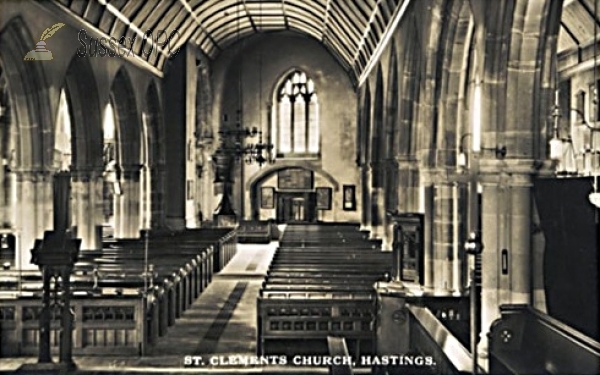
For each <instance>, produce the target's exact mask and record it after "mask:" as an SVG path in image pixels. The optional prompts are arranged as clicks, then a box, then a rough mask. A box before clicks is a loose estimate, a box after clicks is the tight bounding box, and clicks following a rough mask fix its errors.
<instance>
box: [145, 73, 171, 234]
mask: <svg viewBox="0 0 600 375" xmlns="http://www.w3.org/2000/svg"><path fill="white" fill-rule="evenodd" d="M162 108H163V107H162V103H161V100H160V95H159V91H158V87H157V84H156V82H155V81H154V80H151V81H150V83H149V84H148V88H147V89H146V95H145V111H144V116H145V119H144V123H145V127H146V129H145V130H146V137H147V141H146V142H147V146H148V157H147V160H145V161H144V162H145V163H147V164H148V165H147V167H148V171H147V174H146V178H148V179H149V181H148V184H149V187H150V197H149V199H144V197H142V200H143V201H145V202H146V204H149V205H150V206H149V207H148V209H149V212H148V214H149V215H150V218H149V220H150V223H149V225H150V227H151V228H161V227H163V226H164V219H165V208H164V178H165V164H166V162H165V149H164V147H163V144H164V117H163V111H162Z"/></svg>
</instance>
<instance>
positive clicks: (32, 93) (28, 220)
mask: <svg viewBox="0 0 600 375" xmlns="http://www.w3.org/2000/svg"><path fill="white" fill-rule="evenodd" d="M36 41H37V39H34V38H32V36H31V32H30V31H29V28H28V27H27V25H26V23H25V21H24V20H23V18H21V17H20V16H17V17H15V18H13V19H11V20H10V21H8V23H7V24H6V25H5V27H4V28H3V29H2V30H0V60H1V61H2V66H3V69H4V70H5V73H6V80H7V85H8V87H9V97H10V98H9V101H10V105H11V107H12V108H11V116H13V119H14V126H13V127H12V128H11V129H10V130H9V131H10V132H12V131H14V132H15V133H16V134H11V135H10V136H11V137H14V138H13V139H14V140H15V141H16V142H15V143H14V146H15V149H14V152H13V150H10V159H12V160H11V161H10V168H11V173H14V175H15V177H16V179H15V180H16V182H15V183H14V186H13V189H14V192H15V193H16V195H17V196H18V197H19V198H18V199H19V200H18V202H16V204H18V209H17V207H14V208H15V209H14V210H13V211H14V217H13V218H12V220H11V221H12V223H11V224H12V225H13V226H14V228H12V229H13V230H14V231H15V232H16V233H18V237H19V239H18V245H17V246H18V249H17V251H16V259H15V264H16V268H18V269H37V267H36V266H35V265H33V264H31V263H30V262H29V261H28V260H29V258H30V252H29V250H30V249H31V248H32V246H33V244H34V242H35V239H37V238H41V237H42V235H43V233H44V231H45V230H47V229H50V228H52V214H51V213H52V210H53V207H52V199H51V197H52V178H51V177H52V174H51V168H52V163H53V148H54V142H53V129H52V126H53V124H54V121H53V118H52V110H51V106H50V96H49V93H48V91H49V87H48V81H47V80H46V77H45V74H44V69H43V64H40V62H39V61H23V58H24V57H25V55H26V54H27V53H28V52H29V51H30V50H32V49H34V48H35V43H36ZM49 213H50V214H49Z"/></svg>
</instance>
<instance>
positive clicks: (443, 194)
mask: <svg viewBox="0 0 600 375" xmlns="http://www.w3.org/2000/svg"><path fill="white" fill-rule="evenodd" d="M453 185H454V184H453V183H451V182H447V181H446V182H440V183H437V184H435V185H434V187H433V241H432V242H433V254H432V255H433V259H432V262H431V263H432V266H433V288H434V290H436V291H442V292H450V291H452V285H453V281H452V279H453V277H452V271H453V263H454V226H453V216H454V205H455V203H456V202H455V200H454V186H453Z"/></svg>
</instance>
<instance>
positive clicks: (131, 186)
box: [110, 67, 143, 238]
mask: <svg viewBox="0 0 600 375" xmlns="http://www.w3.org/2000/svg"><path fill="white" fill-rule="evenodd" d="M110 100H111V103H112V106H113V109H114V115H115V138H116V143H117V146H116V149H117V151H116V153H117V155H116V156H117V157H116V161H117V164H118V166H119V172H120V181H119V182H120V185H121V191H122V193H121V194H120V195H117V197H116V199H115V228H114V235H115V237H116V238H139V236H140V229H141V227H142V215H141V212H142V207H141V187H140V177H141V167H142V155H141V143H142V136H143V132H142V126H141V121H140V116H139V113H138V110H137V105H136V102H137V101H136V97H135V91H134V89H133V85H132V83H131V79H130V78H129V75H128V73H127V71H126V69H125V68H124V67H123V68H121V69H120V70H119V71H118V72H117V74H116V75H115V78H114V79H113V82H112V85H111V92H110Z"/></svg>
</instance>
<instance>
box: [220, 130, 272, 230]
mask: <svg viewBox="0 0 600 375" xmlns="http://www.w3.org/2000/svg"><path fill="white" fill-rule="evenodd" d="M219 136H220V139H221V144H220V145H219V148H218V149H217V150H216V151H215V153H214V154H213V162H214V165H215V170H216V171H215V180H214V182H215V183H222V184H223V196H222V198H221V202H220V203H219V205H218V207H217V210H216V211H215V214H214V217H215V221H216V222H217V225H218V226H229V225H231V224H234V223H235V221H236V213H235V211H234V210H233V207H232V205H231V200H230V196H229V195H230V194H231V187H232V184H233V176H232V171H233V170H234V165H235V162H236V160H243V161H244V162H245V163H246V164H252V163H257V164H258V165H259V166H260V167H262V166H263V164H265V163H274V162H275V159H274V158H273V153H272V150H273V145H272V144H271V143H265V142H264V141H263V137H262V131H261V130H258V128H256V127H253V128H243V127H242V126H241V124H240V123H239V122H238V124H237V125H236V127H235V128H234V129H225V130H221V131H219ZM256 136H258V142H257V143H248V144H245V142H244V140H245V139H246V138H254V137H256ZM243 171H244V168H243V166H241V167H240V184H243ZM242 194H243V190H242Z"/></svg>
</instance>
